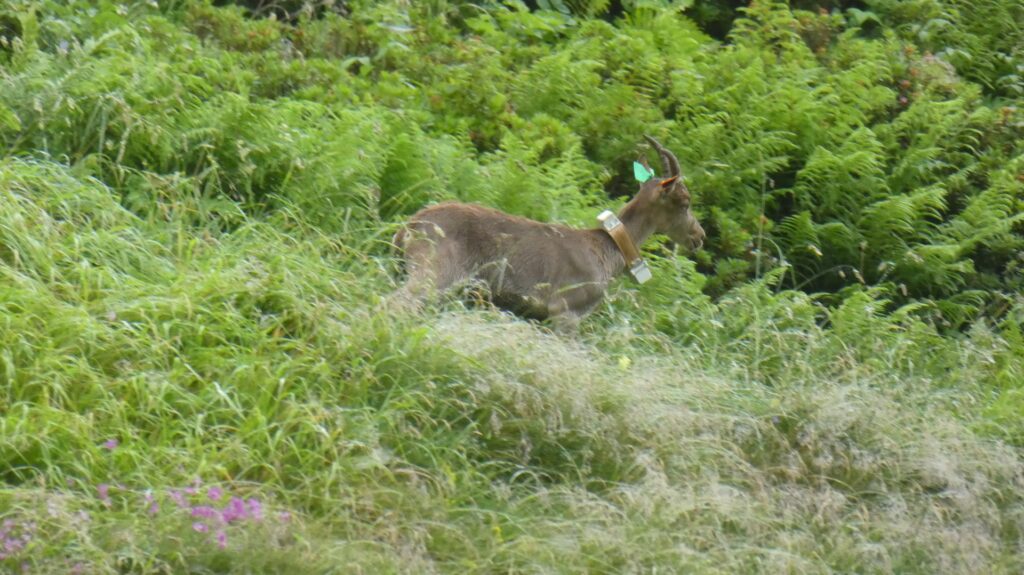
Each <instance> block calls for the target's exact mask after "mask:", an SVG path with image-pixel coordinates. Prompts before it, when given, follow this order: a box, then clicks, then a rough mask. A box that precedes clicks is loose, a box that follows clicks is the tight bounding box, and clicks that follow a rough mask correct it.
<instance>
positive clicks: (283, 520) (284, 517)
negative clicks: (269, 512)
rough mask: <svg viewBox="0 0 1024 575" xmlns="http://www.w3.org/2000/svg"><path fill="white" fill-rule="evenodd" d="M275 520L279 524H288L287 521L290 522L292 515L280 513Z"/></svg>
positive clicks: (286, 512)
mask: <svg viewBox="0 0 1024 575" xmlns="http://www.w3.org/2000/svg"><path fill="white" fill-rule="evenodd" d="M277 519H278V521H280V522H281V523H288V522H289V521H291V520H292V514H291V513H289V512H288V511H282V512H280V513H278V514H277Z"/></svg>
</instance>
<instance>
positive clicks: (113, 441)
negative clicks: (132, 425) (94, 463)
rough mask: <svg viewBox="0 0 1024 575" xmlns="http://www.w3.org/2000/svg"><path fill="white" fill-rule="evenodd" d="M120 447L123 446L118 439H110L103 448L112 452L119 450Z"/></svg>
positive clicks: (104, 443)
mask: <svg viewBox="0 0 1024 575" xmlns="http://www.w3.org/2000/svg"><path fill="white" fill-rule="evenodd" d="M118 445H121V442H120V441H118V440H117V439H116V438H115V439H108V440H106V441H104V442H103V447H106V448H107V449H109V450H111V451H113V450H115V449H117V446H118Z"/></svg>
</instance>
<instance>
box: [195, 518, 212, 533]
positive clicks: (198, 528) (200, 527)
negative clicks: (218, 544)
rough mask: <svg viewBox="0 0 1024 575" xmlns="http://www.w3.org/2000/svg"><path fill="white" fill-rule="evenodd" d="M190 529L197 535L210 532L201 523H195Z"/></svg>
mask: <svg viewBox="0 0 1024 575" xmlns="http://www.w3.org/2000/svg"><path fill="white" fill-rule="evenodd" d="M192 529H194V530H195V531H196V532H197V533H206V532H207V531H209V530H210V528H209V527H208V526H207V525H206V524H205V523H203V522H202V521H196V522H195V523H193V524H192Z"/></svg>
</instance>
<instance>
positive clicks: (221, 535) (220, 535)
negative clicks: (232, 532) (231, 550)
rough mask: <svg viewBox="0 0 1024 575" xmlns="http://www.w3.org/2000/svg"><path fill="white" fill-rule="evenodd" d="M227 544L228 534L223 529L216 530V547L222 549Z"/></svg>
mask: <svg viewBox="0 0 1024 575" xmlns="http://www.w3.org/2000/svg"><path fill="white" fill-rule="evenodd" d="M227 546H228V534H227V533H225V532H224V530H223V529H221V530H219V531H217V547H220V548H221V549H224V548H226V547H227Z"/></svg>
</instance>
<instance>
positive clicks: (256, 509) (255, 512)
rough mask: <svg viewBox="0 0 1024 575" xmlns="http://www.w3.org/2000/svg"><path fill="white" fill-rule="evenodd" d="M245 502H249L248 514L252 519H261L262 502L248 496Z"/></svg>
mask: <svg viewBox="0 0 1024 575" xmlns="http://www.w3.org/2000/svg"><path fill="white" fill-rule="evenodd" d="M246 503H248V504H249V516H250V517H252V519H253V521H263V504H262V503H260V500H259V499H256V498H255V497H250V498H249V499H248V500H247V501H246Z"/></svg>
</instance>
